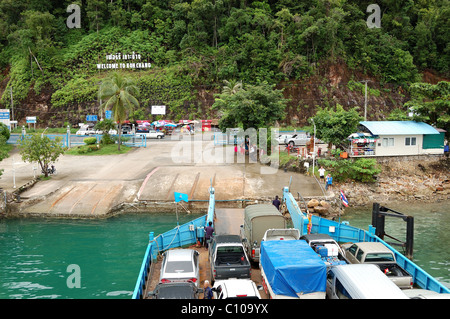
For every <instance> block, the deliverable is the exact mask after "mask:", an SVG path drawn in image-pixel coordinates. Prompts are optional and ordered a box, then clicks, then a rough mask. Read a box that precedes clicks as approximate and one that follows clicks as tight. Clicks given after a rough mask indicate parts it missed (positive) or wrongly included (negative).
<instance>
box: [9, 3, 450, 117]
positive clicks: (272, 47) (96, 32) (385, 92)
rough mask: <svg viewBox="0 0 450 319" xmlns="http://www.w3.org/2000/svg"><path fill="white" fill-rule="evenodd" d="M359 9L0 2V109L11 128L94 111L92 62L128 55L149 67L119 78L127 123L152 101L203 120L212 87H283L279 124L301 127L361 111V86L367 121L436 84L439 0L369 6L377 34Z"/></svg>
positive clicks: (441, 73)
mask: <svg viewBox="0 0 450 319" xmlns="http://www.w3.org/2000/svg"><path fill="white" fill-rule="evenodd" d="M371 3H374V1H373V0H370V1H364V0H308V1H306V0H281V1H269V0H261V1H251V0H192V1H185V0H107V1H103V0H86V1H79V0H78V1H77V0H65V1H56V0H48V1H42V0H2V1H0V94H1V100H0V107H2V108H10V107H11V95H12V97H13V103H14V108H15V113H16V118H17V119H19V120H22V121H23V119H24V117H25V116H29V115H36V114H38V116H39V119H40V120H41V121H44V125H46V124H47V123H52V124H54V125H55V124H56V123H59V124H61V125H63V123H67V122H69V123H71V124H75V123H77V122H78V121H80V120H82V119H83V117H85V115H86V114H95V112H97V111H98V105H99V103H98V101H97V91H98V86H99V83H100V82H101V80H102V78H104V77H105V76H106V74H107V73H108V70H103V69H97V67H96V65H97V64H98V63H106V62H107V61H106V56H107V55H108V54H116V53H122V54H132V53H136V54H140V55H141V57H142V59H141V62H148V63H151V65H152V67H151V68H147V69H141V70H137V69H136V70H127V71H126V72H127V73H129V75H131V76H133V77H135V78H136V82H137V85H138V87H139V89H140V95H139V101H140V105H141V107H140V108H138V109H136V110H135V112H134V114H132V115H131V118H134V119H142V118H149V117H151V115H149V114H150V106H151V105H152V104H153V105H154V104H160V103H163V104H165V105H167V106H168V111H169V113H168V116H169V117H172V118H173V119H175V120H178V119H182V118H189V117H190V118H193V117H201V118H211V117H213V116H215V114H214V110H213V109H211V105H212V104H213V103H214V94H215V93H219V92H220V91H221V87H222V86H223V81H224V80H240V81H242V83H244V85H247V84H249V85H250V84H251V85H257V84H262V83H264V82H267V84H269V85H277V87H279V88H284V89H285V90H284V93H285V95H286V97H287V98H288V99H289V103H288V106H287V107H288V110H287V112H286V114H287V117H286V123H287V124H291V123H290V122H291V120H295V121H297V123H300V124H301V123H304V118H306V117H308V116H311V115H312V114H314V106H315V105H319V106H321V107H322V106H330V105H335V104H336V103H340V104H342V105H343V106H344V107H354V106H356V105H360V106H361V98H363V99H364V84H363V83H362V82H361V81H362V80H366V79H367V80H370V82H369V84H368V86H369V98H370V99H372V100H369V101H370V102H371V103H372V108H373V109H372V111H371V112H369V116H370V117H371V118H383V117H387V115H388V113H389V112H390V111H391V110H392V109H395V108H401V107H402V106H403V103H405V102H407V101H408V99H409V94H410V93H409V87H410V84H412V83H414V82H421V81H426V80H424V73H425V74H428V75H430V74H432V75H433V76H432V81H435V82H436V83H437V80H444V81H447V80H446V79H448V77H449V74H450V69H449V67H450V44H449V43H450V41H449V38H450V19H449V18H448V17H449V16H450V1H449V0H419V1H413V0H382V1H381V0H379V1H377V2H376V3H377V4H378V5H379V7H380V9H381V28H369V27H368V26H367V24H366V22H367V19H368V17H369V15H370V12H366V10H367V7H368V6H369V5H370V4H371ZM70 4H77V5H79V7H80V8H81V11H80V23H81V27H80V28H69V27H68V25H67V21H68V19H69V16H70V15H71V13H72V12H71V11H69V12H67V7H68V6H69V5H70ZM436 79H437V80H436ZM11 93H12V94H11ZM377 98H378V100H377ZM386 101H387V102H386ZM374 104H376V110H375V109H374ZM383 107H385V108H383ZM45 121H47V122H45ZM294 124H295V123H294Z"/></svg>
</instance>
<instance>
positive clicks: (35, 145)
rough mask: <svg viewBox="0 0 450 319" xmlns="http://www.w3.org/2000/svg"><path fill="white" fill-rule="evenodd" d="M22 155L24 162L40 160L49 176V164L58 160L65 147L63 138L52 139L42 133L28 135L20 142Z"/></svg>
mask: <svg viewBox="0 0 450 319" xmlns="http://www.w3.org/2000/svg"><path fill="white" fill-rule="evenodd" d="M19 149H20V155H21V156H22V160H23V161H24V162H30V163H31V162H38V163H39V165H40V167H41V169H42V171H44V172H45V177H47V176H48V172H47V171H48V166H49V164H50V163H54V162H55V161H57V160H58V158H59V156H60V155H61V154H63V153H64V151H65V148H64V147H63V146H62V144H61V138H56V139H54V140H51V139H50V138H48V137H47V136H43V137H41V134H32V135H27V136H26V138H24V139H23V140H22V141H20V143H19Z"/></svg>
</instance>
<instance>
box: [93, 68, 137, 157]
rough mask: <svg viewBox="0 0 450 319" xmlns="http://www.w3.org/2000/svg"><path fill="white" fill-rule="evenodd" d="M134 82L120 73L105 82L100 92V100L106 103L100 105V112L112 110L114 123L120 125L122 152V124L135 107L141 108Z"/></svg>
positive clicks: (114, 74)
mask: <svg viewBox="0 0 450 319" xmlns="http://www.w3.org/2000/svg"><path fill="white" fill-rule="evenodd" d="M134 83H135V82H134V80H132V79H131V78H128V77H124V76H123V75H121V74H120V73H117V72H115V73H113V74H112V75H111V76H110V77H108V78H106V79H105V80H103V82H102V84H101V85H100V88H99V90H98V99H99V100H103V101H104V103H103V104H101V105H100V110H101V111H104V110H109V109H111V111H112V113H113V116H114V122H116V123H118V124H119V143H118V149H119V150H120V144H121V138H120V136H121V134H122V122H123V121H125V120H126V119H127V114H128V113H129V112H131V111H132V110H133V108H134V107H139V102H138V100H137V99H136V96H137V94H139V89H138V87H137V86H136V85H135V84H134Z"/></svg>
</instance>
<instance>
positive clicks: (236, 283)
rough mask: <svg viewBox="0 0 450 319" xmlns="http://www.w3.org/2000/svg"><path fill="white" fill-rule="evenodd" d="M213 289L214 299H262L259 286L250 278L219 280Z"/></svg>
mask: <svg viewBox="0 0 450 319" xmlns="http://www.w3.org/2000/svg"><path fill="white" fill-rule="evenodd" d="M212 291H213V297H214V299H229V298H233V299H234V298H246V299H261V295H260V294H259V291H258V288H257V287H256V285H255V283H254V282H253V281H252V280H250V279H227V280H217V281H216V282H215V283H214V287H213V288H212Z"/></svg>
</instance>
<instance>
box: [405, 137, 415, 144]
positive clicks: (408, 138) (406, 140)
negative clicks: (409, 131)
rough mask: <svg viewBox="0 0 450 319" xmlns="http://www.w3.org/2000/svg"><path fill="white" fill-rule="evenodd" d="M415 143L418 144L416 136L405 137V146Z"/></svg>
mask: <svg viewBox="0 0 450 319" xmlns="http://www.w3.org/2000/svg"><path fill="white" fill-rule="evenodd" d="M414 145H416V138H415V137H406V138H405V146H414Z"/></svg>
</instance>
